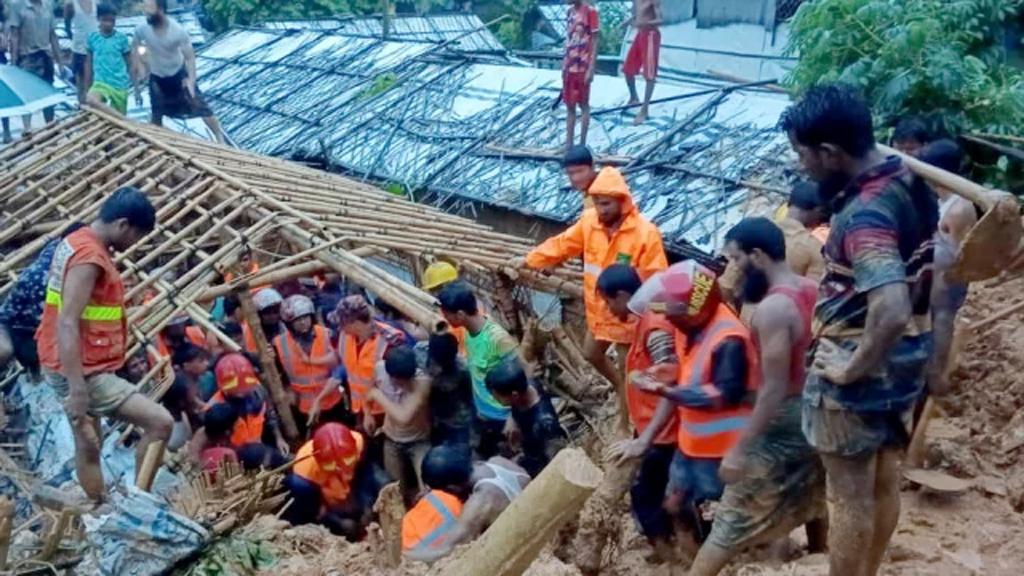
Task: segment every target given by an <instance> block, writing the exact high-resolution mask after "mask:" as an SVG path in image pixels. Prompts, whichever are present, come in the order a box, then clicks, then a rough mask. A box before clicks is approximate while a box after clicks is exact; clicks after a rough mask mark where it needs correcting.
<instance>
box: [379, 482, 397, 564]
mask: <svg viewBox="0 0 1024 576" xmlns="http://www.w3.org/2000/svg"><path fill="white" fill-rule="evenodd" d="M373 511H374V512H376V513H377V517H378V518H379V521H378V523H379V524H380V543H379V548H378V549H377V550H376V554H377V558H378V560H379V561H380V564H381V568H383V569H393V568H397V567H398V565H399V564H401V563H402V518H403V517H404V516H405V503H404V502H403V501H402V491H401V487H400V486H399V485H398V482H392V483H391V484H388V485H387V486H385V487H384V488H383V489H382V490H381V491H380V496H379V497H378V498H377V503H376V504H374V505H373Z"/></svg>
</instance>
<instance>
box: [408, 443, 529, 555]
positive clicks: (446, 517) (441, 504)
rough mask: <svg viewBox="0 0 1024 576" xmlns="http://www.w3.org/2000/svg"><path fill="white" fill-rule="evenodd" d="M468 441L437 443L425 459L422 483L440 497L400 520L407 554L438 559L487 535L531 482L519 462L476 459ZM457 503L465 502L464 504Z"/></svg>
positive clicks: (496, 458) (421, 504)
mask: <svg viewBox="0 0 1024 576" xmlns="http://www.w3.org/2000/svg"><path fill="white" fill-rule="evenodd" d="M472 455H473V452H472V450H471V449H470V447H469V446H466V445H465V444H442V445H440V446H434V447H433V448H431V449H430V452H428V453H427V456H426V458H424V459H423V482H424V484H426V485H427V486H429V487H431V488H432V490H431V491H430V492H429V493H428V494H434V495H435V496H438V497H437V498H436V499H431V498H429V496H428V497H427V498H424V500H427V502H426V504H424V503H423V500H421V501H420V502H419V503H418V504H417V505H416V507H415V508H413V509H412V510H411V511H410V512H409V513H408V514H406V516H405V518H403V520H402V548H403V550H404V554H405V557H406V558H409V559H410V560H416V561H419V562H434V561H436V560H439V559H441V558H444V557H445V556H447V555H448V554H450V553H451V552H452V550H454V549H455V547H456V546H458V545H459V544H465V543H466V542H470V541H472V540H473V539H475V538H476V537H478V536H480V535H481V534H483V533H484V531H485V530H487V528H488V527H489V526H490V525H491V524H493V523H494V521H495V520H497V519H498V516H499V515H501V513H502V512H504V511H505V509H506V508H508V506H509V505H510V504H512V501H513V500H515V499H516V498H518V497H519V495H520V494H522V493H523V489H524V488H526V486H527V484H529V483H530V475H529V474H527V473H526V470H524V469H523V468H522V467H521V466H519V465H518V464H516V463H515V462H512V461H511V460H508V459H506V458H502V457H501V456H494V457H492V458H490V459H488V460H486V461H477V462H474V461H473V457H472ZM458 502H465V504H462V505H461V506H459V505H457V504H456V503H458Z"/></svg>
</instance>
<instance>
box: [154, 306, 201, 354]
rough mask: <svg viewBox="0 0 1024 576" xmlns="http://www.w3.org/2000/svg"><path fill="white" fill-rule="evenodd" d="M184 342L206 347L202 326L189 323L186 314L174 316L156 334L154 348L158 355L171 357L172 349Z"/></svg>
mask: <svg viewBox="0 0 1024 576" xmlns="http://www.w3.org/2000/svg"><path fill="white" fill-rule="evenodd" d="M185 342H191V343H193V344H195V345H196V346H199V347H200V348H206V334H205V333H204V332H203V329H202V328H199V327H198V326H192V325H191V324H189V318H188V316H186V315H179V316H175V317H174V318H173V319H171V321H170V323H168V324H167V326H164V329H163V330H161V331H160V335H159V336H157V339H156V350H157V352H159V353H160V356H163V357H173V356H174V351H175V350H176V349H177V348H178V347H179V346H181V345H182V344H184V343H185Z"/></svg>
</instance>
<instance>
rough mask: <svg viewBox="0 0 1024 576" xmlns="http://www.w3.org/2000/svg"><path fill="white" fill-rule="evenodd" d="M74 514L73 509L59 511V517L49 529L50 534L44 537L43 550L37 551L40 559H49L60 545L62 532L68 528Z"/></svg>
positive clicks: (62, 536) (62, 537)
mask: <svg viewBox="0 0 1024 576" xmlns="http://www.w3.org/2000/svg"><path fill="white" fill-rule="evenodd" d="M75 514H76V513H75V512H74V511H72V510H68V509H65V510H62V511H61V513H60V517H59V518H58V519H57V522H56V523H55V524H54V525H53V529H52V530H50V534H49V535H48V536H47V537H46V544H45V545H44V546H43V551H42V552H40V553H39V559H40V560H42V561H46V560H49V559H50V558H52V557H53V555H54V554H55V553H56V552H57V549H58V548H59V547H60V542H61V540H63V539H64V533H65V532H66V531H67V529H68V524H70V523H71V519H72V518H73V517H74V516H75Z"/></svg>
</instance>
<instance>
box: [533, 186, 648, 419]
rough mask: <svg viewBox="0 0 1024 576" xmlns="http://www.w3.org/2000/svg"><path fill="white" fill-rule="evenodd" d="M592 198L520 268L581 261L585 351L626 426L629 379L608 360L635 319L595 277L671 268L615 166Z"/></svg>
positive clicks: (623, 342) (626, 339) (631, 329)
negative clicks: (616, 268) (620, 270)
mask: <svg viewBox="0 0 1024 576" xmlns="http://www.w3.org/2000/svg"><path fill="white" fill-rule="evenodd" d="M589 195H590V197H591V198H593V200H594V207H593V208H590V209H587V210H584V211H583V216H582V217H581V218H580V219H579V221H578V222H576V223H575V224H573V225H572V226H570V227H569V229H568V230H566V231H565V232H562V233H561V234H559V235H558V236H554V237H552V238H549V239H548V240H546V241H545V242H544V243H543V244H541V245H540V246H538V247H537V248H535V249H534V250H533V251H532V252H530V253H529V254H528V255H527V256H526V258H525V259H517V260H516V261H514V264H515V265H516V266H523V265H525V266H528V267H530V268H550V267H553V266H557V265H559V264H561V263H562V262H565V261H566V260H568V259H570V258H576V257H582V258H583V291H584V293H583V301H584V304H585V305H586V309H587V327H588V328H589V329H590V331H589V332H588V333H587V339H586V342H585V343H584V353H585V354H586V356H587V359H588V360H590V362H591V363H592V364H593V365H594V367H595V368H597V370H598V371H599V372H600V373H601V374H602V375H603V376H604V377H605V378H607V379H608V381H609V382H611V383H612V384H614V385H615V389H616V391H617V392H618V394H619V401H620V404H621V411H622V412H621V416H622V423H623V424H624V425H626V424H628V416H627V409H626V400H625V397H626V393H625V388H624V383H625V379H624V378H623V375H622V374H621V372H620V371H619V370H618V369H617V368H616V367H615V365H614V364H613V363H612V361H611V360H610V359H609V358H608V355H607V353H608V348H609V347H611V345H612V344H619V345H623V347H625V346H629V344H630V343H631V342H632V341H633V333H634V331H635V330H636V320H635V319H631V320H628V321H626V322H623V321H622V320H620V319H618V318H617V317H616V316H615V315H614V314H612V312H611V310H609V309H608V304H607V303H605V301H604V298H602V297H601V295H600V294H598V292H597V279H598V277H599V276H600V275H601V272H603V271H604V269H605V268H607V267H608V266H611V265H612V264H629V265H630V266H632V267H634V268H636V270H637V273H638V274H640V278H641V279H646V278H649V277H650V276H651V275H652V274H654V273H655V272H657V271H659V270H663V269H664V268H665V267H666V266H668V258H667V257H666V256H665V248H664V247H663V246H662V242H661V232H659V231H658V228H657V226H655V225H654V224H652V223H651V222H650V221H648V220H647V219H646V218H644V217H643V216H642V215H641V214H640V211H639V210H638V209H637V207H636V205H634V204H633V196H632V195H631V194H630V192H629V186H628V185H627V184H626V180H625V178H623V177H622V173H621V172H619V171H618V170H616V169H615V168H611V167H606V168H604V169H602V170H601V172H600V173H599V174H598V176H597V178H596V179H595V180H594V182H593V184H591V185H590V188H589Z"/></svg>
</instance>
